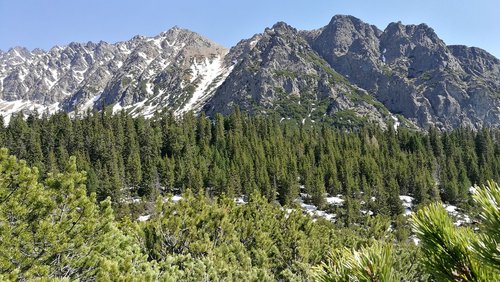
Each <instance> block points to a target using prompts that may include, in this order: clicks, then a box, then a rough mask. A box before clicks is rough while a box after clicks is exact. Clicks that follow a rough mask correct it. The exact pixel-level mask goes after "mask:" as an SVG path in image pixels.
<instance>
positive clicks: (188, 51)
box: [0, 15, 500, 130]
mask: <svg viewBox="0 0 500 282" xmlns="http://www.w3.org/2000/svg"><path fill="white" fill-rule="evenodd" d="M103 107H110V108H112V110H113V112H116V111H119V110H125V111H127V112H129V113H131V114H132V115H134V116H137V115H143V116H145V117H151V116H152V115H153V114H154V113H155V112H156V111H159V110H167V111H172V112H174V113H175V114H177V115H181V114H183V113H186V112H188V111H193V112H195V113H197V112H200V111H203V112H205V113H206V114H207V115H214V114H215V113H223V114H228V113H230V112H231V111H232V110H233V109H234V108H235V107H239V108H240V109H241V110H244V111H248V112H250V113H252V114H256V115H258V114H267V113H277V114H279V115H281V116H282V118H294V119H297V120H301V121H302V122H306V121H311V122H319V121H326V122H330V123H332V124H340V125H344V124H347V125H349V124H351V125H352V124H354V125H355V124H356V123H360V122H364V121H370V122H374V123H377V124H379V125H380V126H381V127H382V128H386V127H387V126H388V125H389V124H393V125H395V126H397V125H402V126H407V127H421V128H428V127H431V126H435V127H437V128H440V129H443V130H451V129H453V128H456V127H468V128H472V129H479V128H481V127H483V126H487V127H490V126H496V125H500V61H499V60H498V59H497V58H495V57H494V56H492V55H491V54H489V53H487V52H486V51H484V50H482V49H479V48H475V47H466V46H458V45H453V46H449V45H446V44H445V42H443V41H442V40H441V39H440V38H439V37H438V36H437V35H436V33H435V32H434V31H433V29H432V28H430V27H428V26H427V25H425V24H420V25H403V24H401V23H400V22H397V23H391V24H389V25H388V26H387V27H386V28H385V29H384V30H380V29H378V28H377V27H376V26H373V25H370V24H367V23H364V22H362V21H361V20H359V19H357V18H355V17H352V16H344V15H337V16H334V17H333V18H332V19H331V21H330V23H328V24H327V25H326V26H324V27H322V28H319V29H316V30H297V29H295V28H293V27H291V26H289V25H287V24H286V23H283V22H279V23H277V24H275V25H274V26H272V27H271V28H266V29H265V30H264V32H262V33H259V34H256V35H254V36H253V37H251V38H249V39H245V40H242V41H240V42H239V43H238V44H237V45H236V46H234V47H232V48H231V49H226V48H225V47H223V46H221V45H219V44H217V43H214V42H212V41H210V40H209V39H207V38H204V37H203V36H201V35H199V34H196V33H194V32H191V31H189V30H185V29H182V28H178V27H174V28H172V29H170V30H168V31H166V32H163V33H160V34H159V35H157V36H155V37H144V36H135V37H134V38H132V39H131V40H129V41H124V42H118V43H115V44H110V43H106V42H102V41H101V42H98V43H93V42H88V43H84V44H82V43H70V44H69V45H67V46H63V47H59V46H56V47H53V48H52V49H50V50H49V51H44V50H40V49H35V50H33V51H29V50H27V49H25V48H22V47H15V48H12V49H10V50H8V51H7V52H2V51H0V113H1V114H2V115H3V117H4V121H5V122H8V120H9V119H10V116H11V115H12V114H14V113H18V112H22V113H23V114H25V115H26V114H29V113H33V112H37V113H39V114H42V113H49V114H50V113H54V112H56V111H66V112H73V113H75V112H76V113H83V112H86V111H88V110H101V109H103Z"/></svg>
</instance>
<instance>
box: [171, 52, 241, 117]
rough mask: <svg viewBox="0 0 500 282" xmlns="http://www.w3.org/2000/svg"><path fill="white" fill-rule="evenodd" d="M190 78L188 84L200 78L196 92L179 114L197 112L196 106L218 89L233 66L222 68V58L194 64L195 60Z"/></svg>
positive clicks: (218, 57)
mask: <svg viewBox="0 0 500 282" xmlns="http://www.w3.org/2000/svg"><path fill="white" fill-rule="evenodd" d="M190 69H191V72H192V77H191V81H190V82H195V81H196V80H197V79H199V78H200V77H201V80H200V81H199V82H198V83H197V87H196V90H195V91H194V92H193V95H192V96H191V98H190V99H189V100H188V102H187V103H186V104H185V105H184V107H183V108H182V109H181V110H180V111H179V113H180V114H182V113H185V112H188V111H191V110H197V108H196V106H198V105H200V104H201V102H203V101H206V100H207V99H208V98H209V97H210V96H211V94H213V92H214V90H215V89H217V87H219V86H220V85H221V84H222V83H223V82H224V80H225V79H226V77H227V76H228V75H229V73H231V71H232V69H233V66H230V67H224V65H223V61H222V58H221V57H220V56H217V57H215V58H214V59H212V60H210V59H208V58H205V59H204V60H203V61H202V62H199V63H198V62H196V58H195V59H194V62H193V64H192V66H191V68H190Z"/></svg>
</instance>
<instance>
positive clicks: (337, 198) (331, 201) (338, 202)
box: [325, 195, 344, 206]
mask: <svg viewBox="0 0 500 282" xmlns="http://www.w3.org/2000/svg"><path fill="white" fill-rule="evenodd" d="M340 196H342V195H337V196H334V197H326V198H325V200H326V202H327V203H328V204H330V205H335V206H341V205H343V204H344V199H341V198H340Z"/></svg>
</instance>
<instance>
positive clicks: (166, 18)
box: [0, 0, 500, 58]
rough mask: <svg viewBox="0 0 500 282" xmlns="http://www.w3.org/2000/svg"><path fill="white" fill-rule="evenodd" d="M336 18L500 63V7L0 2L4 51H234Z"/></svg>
mask: <svg viewBox="0 0 500 282" xmlns="http://www.w3.org/2000/svg"><path fill="white" fill-rule="evenodd" d="M336 14H349V15H353V16H355V17H358V18H360V19H362V20H363V21H365V22H368V23H371V24H374V25H376V26H378V27H379V28H380V29H383V28H385V27H386V26H387V24H388V23H389V22H393V21H399V20H400V21H402V22H403V23H404V24H418V23H427V24H428V25H429V26H431V27H433V28H434V30H435V31H436V32H437V34H438V35H439V36H440V37H441V38H442V39H443V40H444V41H445V42H446V43H447V44H464V45H469V46H477V47H481V48H483V49H486V50H487V51H489V52H490V53H492V54H494V55H495V56H496V57H497V58H500V16H499V14H500V0H475V1H470V0H467V1H466V0H419V1H407V0H397V1H396V0H379V1H374V0H329V1H328V0H309V1H306V0H303V1H295V0H288V1H284V0H267V1H261V0H252V1H238V0H232V1H229V0H212V1H206V0H205V1H201V0H200V1H189V0H182V1H160V0H140V1H139V0H138V1H130V0H0V15H1V16H0V49H1V50H4V51H6V50H8V49H9V48H11V47H14V46H25V47H27V48H29V49H33V48H36V47H38V48H42V49H49V48H50V47H52V46H54V45H65V44H68V43H69V42H71V41H77V42H87V41H99V40H104V41H108V42H116V41H122V40H127V39H130V38H131V37H133V36H134V35H137V34H141V35H147V36H152V35H156V34H158V33H160V32H161V31H164V30H167V29H169V28H170V27H172V26H174V25H178V26H180V27H184V28H188V29H190V30H192V31H195V32H198V33H200V34H202V35H204V36H206V37H208V38H210V39H212V40H214V41H216V42H218V43H220V44H222V45H224V46H227V47H230V46H232V45H234V44H235V43H236V42H238V41H239V40H240V39H243V38H248V37H250V36H252V35H253V34H255V33H259V32H262V30H263V29H264V28H265V27H268V26H271V25H273V24H274V23H276V22H277V21H285V22H287V23H289V24H291V25H292V26H294V27H296V28H298V29H314V28H319V27H322V26H324V25H326V24H327V23H328V22H329V21H330V19H331V17H332V16H334V15H336Z"/></svg>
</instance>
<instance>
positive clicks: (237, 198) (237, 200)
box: [234, 196, 248, 205]
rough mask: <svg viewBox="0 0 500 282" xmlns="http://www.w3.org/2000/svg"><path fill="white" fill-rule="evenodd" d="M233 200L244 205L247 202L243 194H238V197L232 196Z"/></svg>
mask: <svg viewBox="0 0 500 282" xmlns="http://www.w3.org/2000/svg"><path fill="white" fill-rule="evenodd" d="M234 202H235V203H237V204H239V205H244V204H247V203H248V201H247V200H246V197H245V196H239V197H236V198H234Z"/></svg>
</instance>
